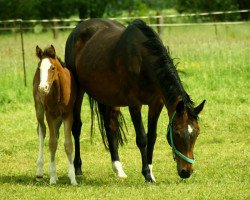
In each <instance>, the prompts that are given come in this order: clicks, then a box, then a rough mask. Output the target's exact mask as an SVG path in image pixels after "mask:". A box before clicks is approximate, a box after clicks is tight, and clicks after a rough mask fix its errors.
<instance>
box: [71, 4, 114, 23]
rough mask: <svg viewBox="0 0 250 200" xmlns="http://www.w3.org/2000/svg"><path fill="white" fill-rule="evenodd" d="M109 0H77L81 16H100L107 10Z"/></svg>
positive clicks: (81, 17)
mask: <svg viewBox="0 0 250 200" xmlns="http://www.w3.org/2000/svg"><path fill="white" fill-rule="evenodd" d="M108 2H109V1H108V0H76V2H75V6H76V7H77V9H78V13H79V18H80V19H84V18H87V17H90V18H100V17H102V16H103V14H104V13H105V11H106V7H107V4H108Z"/></svg>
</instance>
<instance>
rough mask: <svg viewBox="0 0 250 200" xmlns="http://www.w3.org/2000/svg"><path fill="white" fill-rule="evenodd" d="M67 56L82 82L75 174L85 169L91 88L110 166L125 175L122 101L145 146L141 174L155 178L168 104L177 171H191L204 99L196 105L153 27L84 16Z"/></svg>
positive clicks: (183, 174)
mask: <svg viewBox="0 0 250 200" xmlns="http://www.w3.org/2000/svg"><path fill="white" fill-rule="evenodd" d="M65 62H66V65H67V67H68V68H69V69H70V70H71V71H72V73H73V74H74V77H75V79H76V81H77V85H78V88H79V90H78V94H77V100H76V103H75V108H74V124H73V128H72V132H73V135H74V139H75V159H74V166H75V170H76V174H82V171H81V163H82V161H81V157H80V143H79V136H80V131H81V125H82V122H81V119H80V112H81V105H82V99H83V95H84V93H87V94H88V95H89V96H90V97H91V99H92V101H97V102H98V107H99V115H100V119H101V120H100V121H101V127H102V129H105V132H106V137H107V144H108V147H109V150H110V154H111V160H112V167H113V170H114V171H115V172H116V173H117V175H118V176H119V177H126V174H125V173H124V171H123V169H122V164H121V162H120V160H119V155H118V145H119V143H122V137H121V136H122V134H121V133H122V132H121V129H120V124H119V122H120V120H119V118H118V116H119V114H120V111H119V107H120V106H128V107H129V112H130V115H131V118H132V121H133V124H134V127H135V131H136V144H137V146H138V148H139V150H140V152H141V158H142V174H143V175H144V177H145V180H146V181H149V182H154V181H155V178H154V176H153V173H152V158H153V150H154V144H155V141H156V137H157V134H156V129H157V121H158V118H159V115H160V113H161V110H162V108H163V106H164V105H165V107H166V108H167V110H168V116H169V119H170V122H171V123H170V125H169V131H168V132H170V133H171V134H170V135H171V137H170V138H171V140H172V141H173V144H172V143H170V145H171V146H172V148H173V152H174V155H175V160H176V162H177V171H178V174H179V176H180V177H181V178H188V177H190V175H191V174H192V172H193V167H192V163H193V149H194V144H195V140H196V138H197V136H198V134H199V126H198V121H197V120H198V114H199V113H200V112H201V110H202V109H203V106H204V103H205V101H203V102H202V103H201V104H200V105H199V106H197V107H194V103H193V102H192V100H191V99H190V97H189V95H188V94H187V93H186V91H185V89H184V88H183V85H182V83H181V80H180V78H179V76H178V73H177V70H176V68H175V65H174V63H173V60H172V58H171V57H170V55H169V52H168V50H167V49H166V48H165V47H164V45H163V43H162V41H161V40H160V38H159V36H158V35H157V34H156V33H155V32H154V31H153V29H152V28H150V27H149V26H147V25H146V24H145V23H144V22H143V21H141V20H135V21H133V22H132V23H131V24H130V25H128V26H127V27H124V26H123V25H122V24H120V23H118V22H115V21H111V20H105V19H89V20H86V21H83V22H82V23H80V24H78V25H77V27H76V28H75V29H74V30H73V31H72V32H71V34H70V35H69V37H68V40H67V43H66V48H65ZM93 99H94V100H93ZM142 105H148V107H149V109H148V131H147V134H146V132H145V129H144V126H143V123H142V117H141V108H142ZM168 135H169V134H168ZM103 137H104V136H103ZM168 138H169V136H168ZM177 152H179V153H177ZM181 155H182V156H181Z"/></svg>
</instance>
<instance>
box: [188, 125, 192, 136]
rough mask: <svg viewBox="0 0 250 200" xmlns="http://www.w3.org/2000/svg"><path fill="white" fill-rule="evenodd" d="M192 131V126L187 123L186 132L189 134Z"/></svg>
mask: <svg viewBox="0 0 250 200" xmlns="http://www.w3.org/2000/svg"><path fill="white" fill-rule="evenodd" d="M192 132H193V128H192V126H191V125H188V133H189V134H191V133H192Z"/></svg>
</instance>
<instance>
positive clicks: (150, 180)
mask: <svg viewBox="0 0 250 200" xmlns="http://www.w3.org/2000/svg"><path fill="white" fill-rule="evenodd" d="M144 177H145V182H146V183H155V182H156V181H155V178H154V176H151V174H146V175H144Z"/></svg>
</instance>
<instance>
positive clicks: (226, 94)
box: [0, 25, 250, 199]
mask: <svg viewBox="0 0 250 200" xmlns="http://www.w3.org/2000/svg"><path fill="white" fill-rule="evenodd" d="M68 34H69V32H62V33H60V35H59V38H58V39H57V40H54V39H53V38H52V33H41V34H32V33H26V34H24V42H25V58H26V67H27V83H28V85H27V87H24V86H23V71H22V56H21V44H20V36H19V35H18V34H15V33H13V34H8V35H0V44H1V45H0V136H1V138H0V199H250V167H249V165H250V158H249V152H250V148H249V147H250V137H249V133H250V123H249V119H250V89H249V88H250V82H249V80H250V57H249V56H250V54H249V52H250V25H235V26H218V27H217V35H216V34H215V29H214V27H175V28H168V29H165V31H164V34H163V35H162V39H163V41H164V43H165V44H166V45H168V46H169V47H170V50H171V52H172V56H173V57H174V58H177V59H176V62H179V63H180V64H179V69H181V70H183V71H185V74H180V75H181V78H182V81H183V84H184V86H185V88H186V90H187V91H188V93H189V94H190V95H191V96H192V98H193V100H194V101H195V102H196V104H198V103H200V102H201V101H202V100H203V99H206V100H207V103H206V105H205V108H204V110H203V112H202V113H201V115H200V122H199V124H200V128H201V135H200V136H199V138H198V140H197V143H196V146H195V151H194V153H195V158H196V163H195V164H194V168H195V172H194V174H193V175H192V176H191V178H190V179H188V180H181V179H180V178H179V177H178V175H177V171H176V164H175V162H174V161H173V159H172V155H171V149H170V147H169V146H168V144H167V142H166V140H165V132H166V128H167V124H168V118H167V115H166V111H163V112H162V114H161V117H160V121H159V124H158V139H157V143H156V147H155V154H154V174H155V176H156V179H157V182H156V183H155V184H146V183H144V178H143V177H142V175H141V173H140V171H141V160H140V153H139V150H138V149H137V147H136V145H135V133H134V129H133V126H132V123H131V120H130V116H129V114H128V110H127V108H123V114H124V115H125V118H126V121H127V125H128V129H129V133H128V135H127V138H128V144H126V145H125V146H124V147H123V148H120V155H121V161H122V162H123V165H124V170H125V172H126V173H127V175H128V178H127V179H125V180H119V179H117V177H116V176H115V175H114V173H113V172H112V169H111V162H110V156H109V153H108V152H107V151H106V150H105V149H104V146H103V145H102V142H101V137H100V135H99V133H98V130H96V133H95V135H94V138H93V142H92V144H91V142H90V134H89V130H90V124H89V121H90V118H89V117H90V116H89V107H88V102H87V100H86V99H85V101H84V106H83V112H82V119H83V123H84V125H83V129H82V136H81V153H82V159H83V173H84V175H83V177H81V178H78V179H77V180H78V183H79V185H78V186H77V187H73V186H71V185H70V183H69V180H68V178H67V162H66V155H65V153H64V148H63V137H60V142H59V146H58V151H57V173H58V176H59V182H58V184H57V185H55V186H50V185H49V174H48V173H49V150H48V140H47V141H46V144H45V145H46V150H45V166H44V171H45V178H44V181H42V182H36V180H35V174H36V159H37V154H38V137H37V134H36V125H37V123H36V120H35V112H34V106H33V99H32V78H33V74H34V71H35V69H36V66H37V58H36V57H35V47H36V45H37V44H38V45H39V46H40V47H42V48H44V47H45V46H47V45H50V44H53V45H54V46H55V48H56V50H57V51H58V55H60V56H61V57H62V58H63V54H64V44H65V41H66V38H67V36H68ZM143 114H144V120H145V121H146V115H147V108H146V107H145V108H144V112H143Z"/></svg>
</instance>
